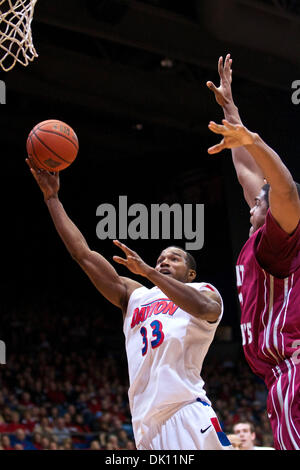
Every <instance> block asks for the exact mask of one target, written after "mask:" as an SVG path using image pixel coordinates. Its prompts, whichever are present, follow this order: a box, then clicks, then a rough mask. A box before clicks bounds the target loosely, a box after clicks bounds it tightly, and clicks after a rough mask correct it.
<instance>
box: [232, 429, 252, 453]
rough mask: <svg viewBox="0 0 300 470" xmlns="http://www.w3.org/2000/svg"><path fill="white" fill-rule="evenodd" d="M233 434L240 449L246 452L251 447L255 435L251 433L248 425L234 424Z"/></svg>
mask: <svg viewBox="0 0 300 470" xmlns="http://www.w3.org/2000/svg"><path fill="white" fill-rule="evenodd" d="M234 434H235V435H236V436H238V437H239V439H240V442H241V444H240V449H243V450H247V449H251V448H252V447H253V443H254V439H255V433H254V432H251V429H250V426H249V424H247V423H244V424H243V423H240V424H236V425H235V426H234Z"/></svg>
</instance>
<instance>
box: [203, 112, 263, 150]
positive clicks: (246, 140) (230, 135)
mask: <svg viewBox="0 0 300 470" xmlns="http://www.w3.org/2000/svg"><path fill="white" fill-rule="evenodd" d="M222 123H223V125H220V124H216V123H215V122H213V121H211V122H210V123H209V125H208V128H209V129H210V130H211V131H212V132H214V133H215V134H221V135H223V137H224V138H223V139H222V141H221V142H220V143H219V144H217V145H214V146H213V147H210V148H209V149H208V153H209V154H215V153H219V152H221V151H222V150H224V149H232V148H235V147H242V146H244V145H251V144H253V143H254V140H255V136H256V134H254V133H253V132H250V131H249V130H248V129H247V128H246V127H245V126H243V125H241V124H230V123H229V122H228V121H227V120H226V119H223V121H222Z"/></svg>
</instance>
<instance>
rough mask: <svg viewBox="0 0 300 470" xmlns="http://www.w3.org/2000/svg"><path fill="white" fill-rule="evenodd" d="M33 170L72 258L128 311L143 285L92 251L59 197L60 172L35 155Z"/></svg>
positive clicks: (101, 289) (98, 286)
mask: <svg viewBox="0 0 300 470" xmlns="http://www.w3.org/2000/svg"><path fill="white" fill-rule="evenodd" d="M26 162H27V164H28V166H29V167H30V171H31V173H32V175H33V176H34V178H35V180H36V182H37V183H38V185H39V187H40V189H41V191H42V192H43V195H44V200H45V203H46V205H47V207H48V210H49V212H50V215H51V217H52V220H53V223H54V225H55V228H56V230H57V232H58V234H59V235H60V237H61V239H62V241H63V242H64V244H65V246H66V248H67V250H68V251H69V253H70V255H71V256H72V258H73V259H74V260H75V261H77V263H78V264H79V265H80V266H81V268H82V269H83V270H84V271H85V273H86V274H87V275H88V277H89V278H90V280H91V281H92V282H93V284H94V285H95V287H96V288H97V289H98V290H99V292H101V294H102V295H103V296H104V297H105V298H106V299H107V300H109V301H110V302H111V303H112V304H114V305H116V306H117V307H119V308H120V309H122V311H123V313H125V311H126V308H127V303H128V299H129V297H130V295H131V293H132V292H133V290H134V289H136V288H138V287H141V284H139V283H137V282H135V281H133V280H131V279H128V278H124V277H121V276H119V275H118V273H117V272H116V270H115V268H114V267H113V266H112V265H111V264H110V263H109V262H108V261H107V260H106V259H105V258H104V257H103V256H102V255H100V254H99V253H97V252H95V251H92V250H91V249H90V248H89V246H88V244H87V242H86V240H85V238H84V236H83V235H82V233H81V232H80V231H79V230H78V228H77V227H76V225H75V224H74V223H73V222H72V221H71V219H70V218H69V217H68V215H67V214H66V211H65V210H64V208H63V205H62V203H61V202H60V200H59V198H58V191H59V185H60V183H59V174H58V173H50V172H48V171H45V170H39V169H38V168H36V166H35V165H34V162H33V160H32V158H30V157H29V158H28V159H26Z"/></svg>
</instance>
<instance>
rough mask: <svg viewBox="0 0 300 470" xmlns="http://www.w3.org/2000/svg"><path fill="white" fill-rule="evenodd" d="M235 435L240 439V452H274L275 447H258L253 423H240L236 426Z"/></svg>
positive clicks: (234, 428)
mask: <svg viewBox="0 0 300 470" xmlns="http://www.w3.org/2000/svg"><path fill="white" fill-rule="evenodd" d="M233 433H234V434H235V435H236V436H238V437H239V438H240V441H241V445H240V450H274V448H273V447H261V446H256V445H255V444H254V443H255V438H256V434H255V430H254V427H253V424H252V423H249V422H244V423H243V422H240V423H237V424H235V425H234V427H233Z"/></svg>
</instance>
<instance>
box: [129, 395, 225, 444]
mask: <svg viewBox="0 0 300 470" xmlns="http://www.w3.org/2000/svg"><path fill="white" fill-rule="evenodd" d="M137 449H138V450H232V446H231V444H230V442H229V440H228V439H227V437H226V434H225V433H224V432H223V431H222V429H221V427H220V424H219V421H218V418H217V416H216V414H215V412H214V410H213V409H212V407H211V406H210V405H208V404H207V403H205V402H204V401H201V400H200V399H199V398H198V399H197V401H195V402H193V403H189V404H187V405H185V406H183V407H182V408H180V410H178V411H177V412H176V413H175V414H174V415H173V416H171V417H170V418H169V419H167V420H166V421H164V422H163V423H159V424H157V425H155V426H152V427H151V429H150V431H149V433H148V434H147V435H146V436H144V437H143V439H142V440H141V442H140V443H139V444H138V446H137Z"/></svg>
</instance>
